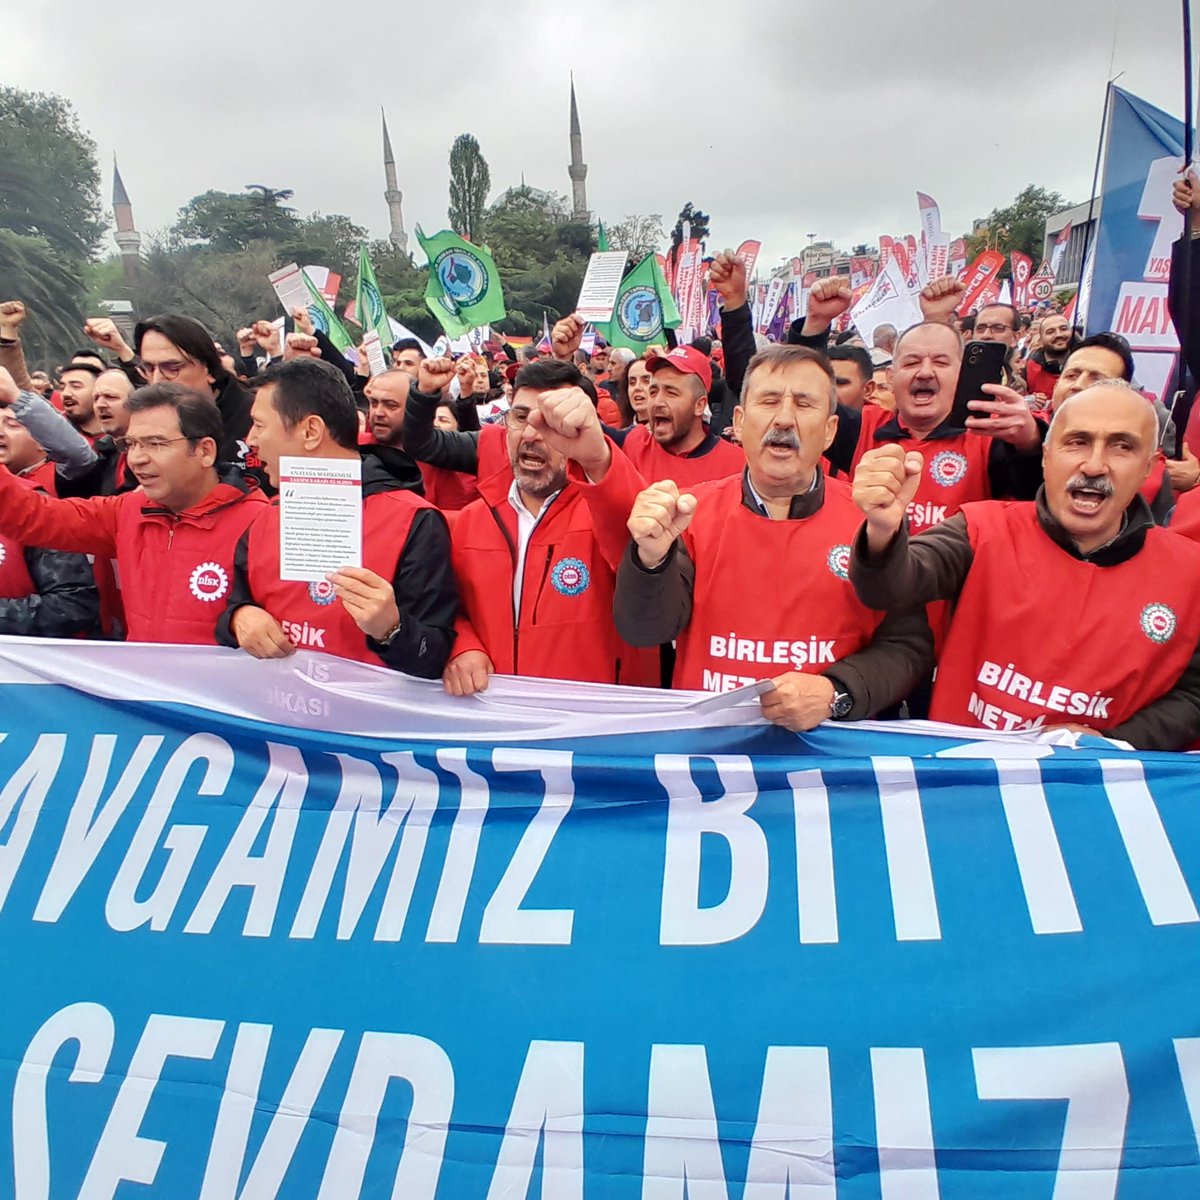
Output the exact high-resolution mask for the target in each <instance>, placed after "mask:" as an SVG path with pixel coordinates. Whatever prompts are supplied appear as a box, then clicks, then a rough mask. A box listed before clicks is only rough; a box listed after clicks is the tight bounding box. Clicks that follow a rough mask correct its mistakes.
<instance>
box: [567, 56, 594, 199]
mask: <svg viewBox="0 0 1200 1200" xmlns="http://www.w3.org/2000/svg"><path fill="white" fill-rule="evenodd" d="M567 174H568V175H570V176H571V200H572V204H573V208H572V212H571V219H572V220H574V221H582V222H590V221H591V219H592V214H591V213H590V212H589V211H588V202H587V185H586V184H585V183H584V180H586V179H587V163H585V162H584V161H583V134H582V133H581V132H580V130H579V109H578V107H577V106H576V104H575V77H574V76H572V77H571V165H570V166H569V167H568V168H567Z"/></svg>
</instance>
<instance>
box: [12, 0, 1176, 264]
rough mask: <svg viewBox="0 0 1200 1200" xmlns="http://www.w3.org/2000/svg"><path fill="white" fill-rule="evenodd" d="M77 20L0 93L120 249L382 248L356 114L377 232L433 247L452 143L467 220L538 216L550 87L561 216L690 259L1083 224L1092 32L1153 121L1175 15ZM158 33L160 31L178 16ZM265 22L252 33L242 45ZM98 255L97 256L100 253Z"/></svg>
mask: <svg viewBox="0 0 1200 1200" xmlns="http://www.w3.org/2000/svg"><path fill="white" fill-rule="evenodd" d="M1120 7H1121V8H1122V9H1123V11H1122V12H1120V13H1119V14H1118V5H1117V4H1116V3H1114V2H1113V0H1036V2H1035V0H1003V2H1002V3H995V4H990V5H965V4H963V5H957V6H955V5H947V4H945V3H942V2H940V0H825V2H824V3H816V2H814V0H777V2H775V3H763V2H761V0H726V2H724V3H717V2H715V0H689V2H687V3H678V2H676V0H636V2H635V0H602V3H599V4H586V5H567V4H561V3H549V2H547V0H509V2H508V3H504V4H496V3H494V2H489V0H456V2H455V3H453V4H448V5H446V6H445V7H444V8H443V9H441V10H436V11H435V10H431V9H429V8H428V7H426V6H424V5H420V6H418V5H413V4H411V3H405V2H404V0H401V2H400V3H395V2H392V3H382V4H381V3H365V4H364V3H356V4H353V5H330V4H327V3H324V2H322V3H316V2H315V0H288V3H286V4H284V5H274V6H270V5H269V6H266V7H263V6H261V5H247V4H245V3H244V2H243V0H238V2H237V3H234V2H233V0H206V3H204V4H200V5H194V6H193V5H186V4H183V3H180V2H179V0H168V2H166V3H164V2H163V0H122V2H121V3H119V4H115V5H110V6H107V7H101V8H99V9H96V8H93V9H90V10H88V15H87V19H86V20H84V21H82V22H81V21H80V8H79V5H78V3H77V0H37V2H36V3H34V4H26V5H24V6H13V5H10V6H6V11H5V16H4V33H3V37H2V38H0V80H3V81H4V82H6V83H10V84H14V85H16V86H18V87H25V88H31V89H40V90H44V91H54V92H59V93H62V94H63V95H65V96H67V97H68V98H69V99H70V100H71V101H72V103H73V104H74V106H75V108H76V111H77V112H78V114H79V119H80V121H81V123H82V125H83V127H84V128H85V129H86V130H87V131H88V132H89V133H90V134H91V136H92V137H93V138H94V139H95V141H96V144H97V147H98V151H99V158H100V163H101V169H102V175H103V194H104V199H105V204H106V207H107V205H108V202H109V200H110V197H111V186H112V181H111V163H112V156H113V154H114V152H115V153H116V155H117V157H118V159H119V162H120V166H121V173H122V176H123V178H124V180H125V184H126V187H127V188H128V191H129V195H130V198H131V200H132V202H133V206H134V214H135V216H136V218H137V222H138V225H139V227H140V228H141V229H142V230H144V231H148V230H155V229H161V228H163V227H165V226H167V225H169V224H170V223H171V222H172V221H173V220H174V218H175V215H176V212H177V210H178V209H179V207H180V206H181V205H182V204H184V203H185V202H186V201H187V200H188V199H189V198H190V197H191V196H193V195H195V194H197V193H199V192H202V191H205V190H207V189H209V188H216V189H221V190H228V191H237V190H239V189H241V188H242V187H243V186H244V185H246V184H248V183H263V184H267V185H269V186H271V187H275V188H284V187H290V188H293V189H294V190H295V192H296V196H295V200H294V201H293V204H294V205H295V206H296V207H297V208H298V209H299V211H301V212H302V213H308V212H311V211H313V210H320V211H322V212H342V213H346V214H348V215H349V216H350V217H352V218H353V219H354V220H355V221H357V222H359V223H360V224H362V225H365V226H366V227H367V228H368V229H369V230H370V231H371V233H372V235H374V236H383V235H384V234H385V233H386V232H387V208H386V206H385V204H384V201H383V195H382V193H383V186H384V184H383V168H382V165H381V146H380V130H379V107H380V105H383V106H384V107H385V108H386V109H387V115H388V124H389V127H390V130H391V135H392V143H393V146H394V148H395V151H396V158H397V164H398V170H399V175H400V187H401V189H402V190H403V192H404V216H405V223H406V225H407V226H408V228H409V230H410V232H411V229H412V227H413V225H415V224H417V223H420V224H421V225H422V227H423V228H424V229H425V230H426V232H433V231H435V230H437V229H440V228H443V227H444V226H445V225H446V223H447V222H446V206H447V165H446V160H447V155H448V153H449V149H450V144H451V142H452V141H453V140H454V138H455V136H456V135H458V134H460V133H463V132H470V133H473V134H474V135H475V136H476V137H477V138H478V139H479V142H480V145H481V147H482V150H483V153H484V156H485V157H486V158H487V160H488V163H489V164H490V167H491V175H492V187H493V195H496V194H498V193H499V192H500V191H502V190H503V189H504V188H505V187H507V186H509V185H510V184H515V183H519V182H520V178H521V174H522V172H524V175H525V178H526V181H527V182H528V183H530V184H532V185H534V186H536V187H540V188H545V189H547V190H552V191H557V192H561V193H565V194H569V192H570V181H569V179H568V177H567V162H568V158H569V149H568V142H567V132H568V97H569V83H568V72H569V71H571V70H574V72H575V86H576V91H577V95H578V99H579V110H580V118H581V122H582V126H583V144H584V156H585V160H586V161H587V163H588V166H589V173H588V179H587V188H588V202H589V206H590V207H591V209H592V210H593V212H594V213H595V214H596V215H597V216H599V217H600V219H602V220H604V221H606V222H616V221H619V220H621V219H622V217H624V216H625V215H626V214H629V213H654V212H659V213H662V214H663V216H664V224H665V225H666V226H667V227H668V228H669V227H670V225H671V224H673V223H674V217H675V215H676V214H677V213H678V211H679V209H680V207H681V206H682V205H683V204H684V202H686V201H688V200H691V201H693V202H695V204H696V205H697V206H698V207H700V208H702V209H704V210H705V211H706V212H709V213H710V214H711V215H712V234H713V239H712V242H710V248H716V247H717V246H718V245H722V244H727V245H733V246H736V245H737V243H738V242H740V241H741V240H742V239H744V238H748V237H757V238H759V239H761V240H762V241H763V243H764V245H763V259H762V262H763V264H764V265H772V264H774V263H775V262H776V261H778V260H779V259H780V258H781V257H783V256H787V255H791V254H793V253H796V252H798V251H799V250H800V249H801V248H802V247H803V246H804V245H805V244H806V243H807V236H806V235H807V234H809V233H815V234H817V235H818V236H819V237H820V238H822V239H832V240H833V241H834V242H836V243H837V244H839V245H840V246H842V247H843V248H848V247H849V246H850V245H851V244H852V243H855V242H860V241H862V242H866V241H870V242H873V241H875V239H876V238H877V237H878V235H879V234H880V233H891V234H902V233H907V232H912V231H915V230H916V229H917V216H916V198H915V195H914V193H915V192H916V191H917V190H918V189H920V190H923V191H926V192H929V193H930V194H931V195H933V196H934V197H935V198H936V199H937V200H938V201H939V203H940V204H941V208H942V216H943V224H944V227H945V228H946V229H947V231H949V232H953V233H955V234H958V233H961V232H963V231H964V230H966V229H968V228H969V227H970V223H971V221H972V220H973V219H974V218H975V217H979V216H984V215H986V214H987V213H988V212H989V211H990V210H991V209H992V208H994V207H997V206H1000V205H1003V204H1005V203H1007V202H1008V201H1009V200H1011V199H1012V197H1013V196H1015V195H1016V193H1017V192H1018V191H1020V190H1021V188H1023V187H1024V186H1025V185H1026V184H1028V183H1037V184H1040V185H1043V186H1045V187H1047V188H1050V189H1052V190H1057V191H1060V192H1062V193H1063V194H1064V195H1065V196H1066V198H1067V199H1068V200H1070V201H1081V200H1084V199H1086V197H1087V195H1088V193H1089V190H1090V187H1091V178H1092V169H1093V160H1094V155H1095V147H1096V139H1097V135H1098V130H1099V121H1100V110H1101V105H1102V102H1103V94H1104V83H1105V79H1106V78H1107V77H1108V72H1109V64H1110V59H1111V57H1112V52H1113V34H1114V28H1115V29H1116V54H1115V66H1114V67H1113V70H1114V73H1115V72H1121V71H1123V72H1124V77H1123V78H1122V79H1121V80H1120V85H1121V86H1122V87H1126V88H1128V89H1129V90H1131V91H1133V92H1136V93H1138V94H1140V95H1142V96H1144V97H1145V98H1146V99H1148V100H1150V101H1151V102H1152V103H1154V104H1158V105H1160V106H1161V107H1163V108H1166V109H1168V110H1169V111H1171V112H1173V113H1175V114H1177V115H1181V110H1182V99H1181V96H1182V87H1183V85H1182V78H1181V74H1182V66H1181V40H1182V39H1181V34H1180V32H1179V21H1180V15H1179V8H1180V6H1179V4H1178V3H1177V0H1137V3H1136V4H1135V3H1131V2H1129V0H1123V2H1122V3H1121V4H1120ZM185 14H186V16H185ZM267 22H269V25H268V24H267ZM113 249H115V245H114V246H113Z"/></svg>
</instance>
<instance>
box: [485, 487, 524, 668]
mask: <svg viewBox="0 0 1200 1200" xmlns="http://www.w3.org/2000/svg"><path fill="white" fill-rule="evenodd" d="M488 512H490V513H491V514H492V520H493V521H495V522H496V524H497V525H498V526H499V528H500V532H501V533H502V534H503V535H504V541H505V544H506V545H507V546H508V556H509V558H511V559H512V569H513V577H514V579H515V577H516V574H517V545H516V543H515V542H514V541H513V540H512V534H510V533H509V532H508V530H507V529H506V528H505V525H504V522H503V521H502V520H500V515H499V514H498V513H497V512H496V510H495V509H494V508H493V507H492V506H491V505H490V504H489V505H488ZM508 602H509V604H510V605H511V607H512V615H513V674H514V675H517V674H519V672H518V670H517V663H518V662H519V661H520V660H519V658H518V655H519V654H520V651H521V631H520V616H521V614H520V613H519V612H518V611H517V597H516V594H515V593H514V590H513V589H512V588H509V589H508Z"/></svg>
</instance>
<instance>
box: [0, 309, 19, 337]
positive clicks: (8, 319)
mask: <svg viewBox="0 0 1200 1200" xmlns="http://www.w3.org/2000/svg"><path fill="white" fill-rule="evenodd" d="M24 320H25V305H24V304H22V303H21V301H20V300H5V301H4V302H3V303H0V337H6V338H9V339H10V340H12V341H15V340H16V339H17V337H18V336H19V335H20V329H21V322H22V321H24Z"/></svg>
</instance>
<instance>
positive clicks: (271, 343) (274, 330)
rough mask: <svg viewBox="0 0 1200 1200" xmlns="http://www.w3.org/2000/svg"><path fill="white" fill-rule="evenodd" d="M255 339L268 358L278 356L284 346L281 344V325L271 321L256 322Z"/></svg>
mask: <svg viewBox="0 0 1200 1200" xmlns="http://www.w3.org/2000/svg"><path fill="white" fill-rule="evenodd" d="M253 329H254V340H255V341H256V342H258V344H259V346H260V347H261V349H262V352H263V353H264V354H265V355H266V356H267V357H268V358H278V357H279V355H280V352H281V351H282V347H281V346H280V344H279V326H278V325H272V324H271V322H270V321H255V322H254V326H253Z"/></svg>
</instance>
